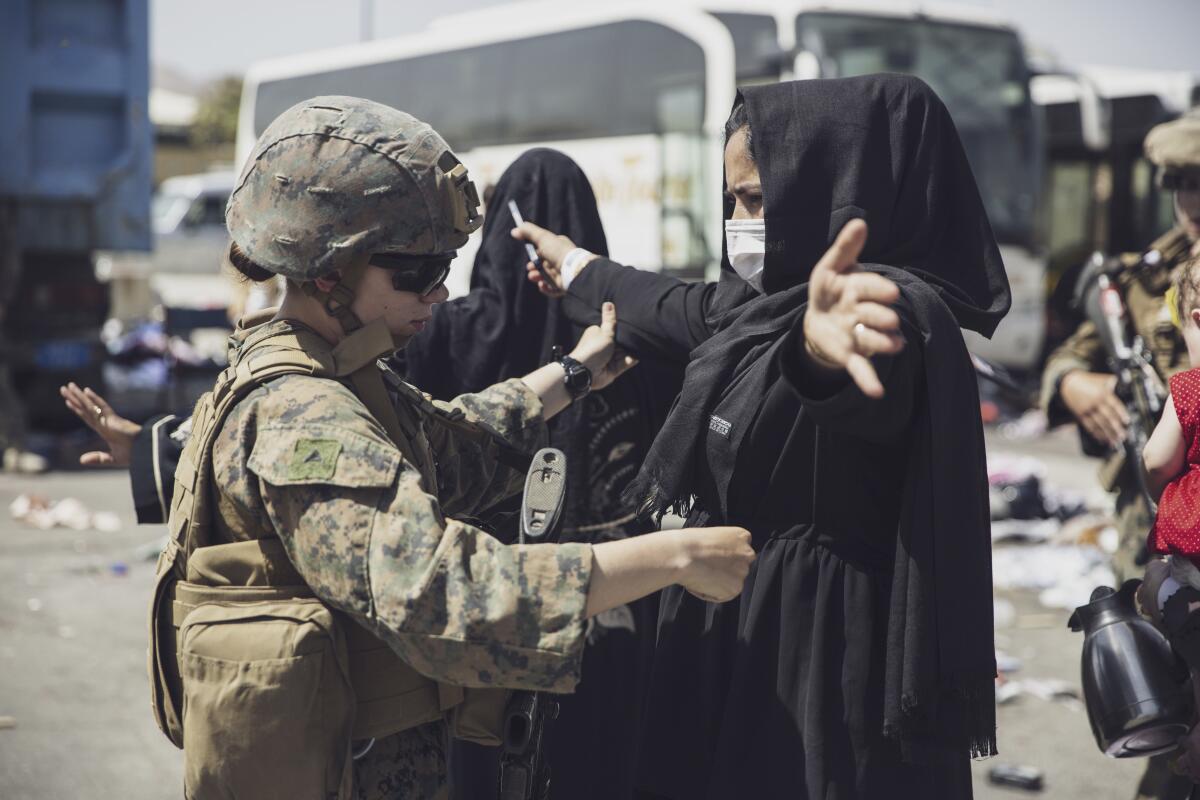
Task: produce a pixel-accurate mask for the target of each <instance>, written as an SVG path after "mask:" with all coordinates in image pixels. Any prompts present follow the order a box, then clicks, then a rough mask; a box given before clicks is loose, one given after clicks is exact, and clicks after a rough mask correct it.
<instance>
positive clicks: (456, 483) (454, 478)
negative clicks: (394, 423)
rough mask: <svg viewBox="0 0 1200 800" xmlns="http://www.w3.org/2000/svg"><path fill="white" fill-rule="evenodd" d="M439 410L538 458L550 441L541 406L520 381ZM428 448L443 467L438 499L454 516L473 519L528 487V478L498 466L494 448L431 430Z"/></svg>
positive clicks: (432, 427)
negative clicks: (526, 481)
mask: <svg viewBox="0 0 1200 800" xmlns="http://www.w3.org/2000/svg"><path fill="white" fill-rule="evenodd" d="M433 402H434V404H435V405H436V406H437V407H438V408H440V409H442V410H443V411H445V412H448V413H449V414H451V415H454V416H458V415H460V414H461V415H462V421H464V422H469V423H471V424H473V425H478V426H480V427H482V428H485V429H487V430H489V431H491V432H492V433H494V434H495V435H496V436H498V437H499V438H500V439H501V440H503V441H504V443H506V444H508V445H509V446H510V447H512V448H514V449H516V450H519V451H521V452H523V453H529V454H531V455H532V454H533V453H534V452H535V451H536V450H537V449H538V448H539V447H544V446H545V444H546V441H547V438H548V437H547V433H546V421H545V419H543V418H542V401H541V399H540V398H539V397H538V396H537V394H536V393H535V392H534V391H533V390H532V389H530V388H529V387H528V386H526V385H525V383H524V382H523V381H521V380H519V379H512V380H507V381H504V382H502V383H498V384H496V385H495V386H490V387H488V388H487V389H484V390H483V391H482V392H477V393H475V394H464V395H459V396H458V397H456V398H455V399H454V400H453V401H452V402H449V403H444V402H441V401H438V400H435V401H433ZM428 429H429V443H430V446H432V448H433V450H434V453H435V455H436V457H437V462H438V496H439V499H440V500H441V503H442V508H443V509H445V510H446V511H447V513H449V514H452V515H460V516H468V515H473V514H477V513H480V512H481V511H483V510H484V509H487V508H490V507H491V506H494V505H495V504H496V503H498V502H500V501H501V500H504V499H506V498H508V497H511V496H512V495H513V494H515V493H516V492H519V491H520V490H521V487H522V486H523V485H524V481H525V473H524V472H522V471H520V470H517V469H513V468H512V467H510V466H506V465H505V464H503V463H501V462H500V461H498V460H497V455H496V453H495V452H494V445H492V446H489V445H487V444H485V443H481V442H480V441H479V440H478V439H474V438H471V437H467V436H463V435H461V434H458V433H456V432H455V431H454V429H453V428H449V427H446V426H442V425H430V426H428Z"/></svg>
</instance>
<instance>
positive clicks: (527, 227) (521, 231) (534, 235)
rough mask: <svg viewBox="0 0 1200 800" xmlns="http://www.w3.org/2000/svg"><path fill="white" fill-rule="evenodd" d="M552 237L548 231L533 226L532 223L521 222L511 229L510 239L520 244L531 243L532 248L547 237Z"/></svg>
mask: <svg viewBox="0 0 1200 800" xmlns="http://www.w3.org/2000/svg"><path fill="white" fill-rule="evenodd" d="M553 235H554V234H553V233H551V232H550V231H548V230H546V229H545V228H543V227H541V226H539V225H534V224H533V223H532V222H522V223H521V224H520V225H518V226H517V227H515V228H513V229H512V237H513V238H514V239H519V240H521V241H522V242H531V243H532V244H533V246H534V247H538V246H539V245H540V244H541V243H542V242H543V241H545V239H546V238H547V237H549V236H553Z"/></svg>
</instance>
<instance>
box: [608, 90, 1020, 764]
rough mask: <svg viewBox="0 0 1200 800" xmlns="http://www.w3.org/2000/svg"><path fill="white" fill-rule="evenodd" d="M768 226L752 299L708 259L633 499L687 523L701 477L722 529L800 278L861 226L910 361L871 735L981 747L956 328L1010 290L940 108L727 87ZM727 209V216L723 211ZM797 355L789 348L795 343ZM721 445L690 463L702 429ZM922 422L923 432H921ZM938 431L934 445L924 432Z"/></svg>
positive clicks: (907, 93)
mask: <svg viewBox="0 0 1200 800" xmlns="http://www.w3.org/2000/svg"><path fill="white" fill-rule="evenodd" d="M738 102H742V103H744V104H745V107H746V110H747V112H748V117H749V125H750V129H751V132H752V151H753V154H754V158H755V161H756V164H757V167H758V170H759V174H760V177H761V179H762V187H763V204H764V205H763V207H764V218H765V223H766V240H767V241H766V259H765V269H764V288H765V290H766V294H765V295H759V294H757V293H755V292H753V290H750V288H749V286H748V285H747V284H746V283H745V282H744V281H742V280H741V279H740V278H739V277H738V276H737V274H736V273H734V272H733V270H732V268H731V267H730V266H729V263H728V259H727V258H723V259H722V270H721V278H720V282H719V283H718V287H717V290H716V294H715V296H714V299H713V303H712V305H711V306H710V308H709V310H708V319H709V322H710V325H711V326H712V327H713V328H714V330H715V331H716V333H715V334H714V335H713V336H712V338H710V339H708V340H707V341H706V342H704V343H703V344H701V345H700V346H699V347H698V348H697V349H696V350H695V351H693V353H692V357H691V361H690V363H689V365H688V368H687V374H686V377H685V380H684V386H683V390H682V392H681V393H680V396H679V399H678V400H677V402H676V405H675V407H674V408H673V409H672V412H671V414H670V416H669V417H668V419H667V422H666V423H665V425H664V426H663V429H662V431H661V432H660V434H659V436H658V438H657V440H656V441H655V443H654V446H653V447H652V448H651V450H650V453H649V454H648V456H647V458H646V461H645V463H644V465H643V468H642V471H641V472H640V473H639V475H638V478H637V479H636V480H635V481H634V483H633V484H632V485H631V486H630V489H629V492H630V495H631V496H635V497H637V498H638V499H639V500H640V501H641V508H642V510H643V511H644V512H648V513H656V514H662V513H663V512H665V511H666V510H667V509H668V508H672V507H673V508H675V510H676V511H678V512H685V511H687V509H688V507H689V505H690V504H691V502H692V499H693V497H694V495H695V494H696V487H697V486H698V481H699V476H698V472H697V470H698V469H699V468H700V465H701V464H702V463H703V464H704V468H705V469H707V471H708V473H709V477H710V478H711V480H712V484H713V485H714V486H715V487H716V492H715V496H716V500H715V502H716V503H717V505H718V507H717V508H709V509H706V510H707V511H709V512H710V513H712V514H713V515H714V517H715V518H717V519H720V518H721V517H722V516H723V514H724V513H725V512H726V511H727V509H726V507H725V506H726V501H727V492H728V487H729V483H730V477H731V475H732V473H733V470H734V467H735V463H752V462H753V459H752V458H751V457H750V454H747V455H746V457H745V458H743V459H739V458H737V448H738V447H739V446H740V443H741V442H740V439H739V438H738V437H739V434H738V432H739V431H742V432H744V431H746V430H747V429H749V428H750V427H751V426H750V423H751V421H752V420H753V418H754V417H755V415H756V413H757V412H758V408H759V403H760V402H761V398H763V397H765V396H766V394H767V389H768V387H769V385H770V382H771V381H773V380H777V379H778V375H779V371H778V366H779V364H780V361H781V360H789V359H792V360H794V359H797V358H799V357H800V356H799V352H800V351H799V350H798V349H797V345H796V341H797V340H799V339H800V338H801V336H800V331H799V329H800V324H799V323H800V321H801V320H802V318H803V313H804V308H805V305H806V303H807V289H808V287H807V284H806V281H807V280H808V275H809V273H810V271H811V269H812V267H813V266H814V265H815V264H816V262H817V261H818V260H819V259H820V257H821V255H822V254H823V253H824V252H825V250H826V249H827V248H828V247H829V246H830V245H831V244H832V243H833V241H834V239H835V238H836V237H837V234H838V232H839V231H840V230H841V228H842V227H843V226H844V225H845V224H846V222H848V221H849V220H851V219H853V218H855V217H858V218H861V219H864V220H866V222H867V223H868V228H869V230H868V238H867V242H866V246H865V249H864V250H863V253H862V255H861V256H860V263H861V264H862V265H863V268H864V269H868V270H872V271H877V272H880V273H882V274H884V275H886V276H887V277H889V278H891V279H892V280H893V281H895V282H896V283H897V284H898V285H899V286H900V289H901V297H902V300H901V303H900V304H899V305H900V307H899V308H898V310H899V311H900V313H901V316H902V317H903V318H904V319H905V320H906V321H907V323H908V324H909V326H910V330H913V329H915V331H916V332H917V334H918V335H916V336H915V341H909V343H908V344H909V346H910V347H916V348H919V349H920V351H921V354H922V357H921V359H920V363H922V364H923V365H924V373H925V374H924V380H923V381H919V382H918V383H919V384H920V386H921V390H920V392H919V394H918V396H917V399H916V402H915V404H914V409H915V410H914V418H913V422H912V428H913V433H912V442H913V446H912V451H911V454H910V463H909V469H908V474H905V475H897V476H896V480H897V481H900V482H903V484H904V496H905V503H904V509H903V511H902V519H900V520H899V524H898V530H897V532H896V557H895V570H894V573H893V578H892V587H891V603H890V606H889V618H888V631H887V636H888V647H887V665H886V685H885V691H884V695H885V718H884V729H885V731H886V732H887V733H888V734H889V735H890V736H892V737H893V738H895V739H897V740H898V741H899V742H900V743H901V745H902V746H903V749H904V751H905V754H906V756H907V757H908V758H911V759H913V760H924V759H925V758H927V757H936V754H937V753H939V752H945V750H946V749H947V748H949V749H951V750H955V751H957V752H962V750H963V749H967V750H969V752H970V753H971V754H972V755H990V754H992V753H994V752H995V698H994V687H993V682H994V677H995V652H994V645H993V637H992V594H991V591H992V584H991V551H990V532H989V521H988V520H989V517H988V510H987V509H988V504H987V483H986V468H985V463H986V462H985V454H984V447H983V431H982V425H981V422H980V419H979V404H978V389H977V387H976V385H975V380H974V373H973V371H972V368H971V365H970V361H969V358H968V354H967V351H966V347H965V344H964V342H963V338H962V335H961V332H960V330H959V329H960V328H968V329H971V330H975V331H978V332H979V333H981V334H984V335H985V336H990V335H991V334H992V332H993V331H994V330H995V327H996V325H997V324H998V323H999V322H1000V320H1001V319H1002V318H1003V316H1004V315H1005V313H1007V311H1008V307H1009V304H1010V296H1009V290H1008V279H1007V276H1006V275H1005V272H1004V266H1003V263H1002V261H1001V259H1000V254H999V249H998V247H997V246H996V242H995V239H994V237H993V235H992V231H991V226H990V224H989V222H988V219H987V215H986V212H985V211H984V208H983V203H982V201H981V200H980V197H979V191H978V189H977V187H976V185H975V180H974V177H973V175H972V173H971V170H970V167H969V165H968V163H967V160H966V155H965V153H964V151H963V148H962V145H961V143H960V141H959V138H958V134H957V131H956V129H955V128H954V124H953V122H952V121H951V119H950V116H949V113H948V112H947V111H946V108H945V106H944V105H943V104H942V102H941V100H940V99H939V98H938V97H937V95H936V94H934V92H933V91H932V90H931V89H930V88H929V87H928V86H927V85H925V84H924V83H923V82H922V81H920V80H918V79H916V78H912V77H907V76H900V75H871V76H864V77H860V78H846V79H836V80H809V81H795V82H791V83H782V84H775V85H770V86H761V87H753V88H747V89H743V90H742V91H741V92H740V93H739V97H738ZM731 211H732V206H731V204H729V203H727V204H726V209H725V216H726V218H727V219H728V218H729V217H730V215H731ZM799 347H803V344H802V343H801V344H800V345H799ZM718 409H719V414H720V416H721V418H722V420H723V421H724V422H725V424H726V426H727V427H728V428H729V429H730V430H731V431H732V433H731V434H730V436H729V438H730V444H731V448H729V450H728V454H727V455H725V456H723V458H724V459H725V460H724V461H718V460H716V459H717V456H714V455H713V454H712V453H709V454H708V455H707V456H706V455H705V453H706V450H705V444H704V442H705V437H706V435H707V431H708V424H709V419H710V416H711V415H712V414H713V413H714V411H716V410H718ZM935 421H936V424H935ZM935 430H936V431H937V435H935V434H934V432H935Z"/></svg>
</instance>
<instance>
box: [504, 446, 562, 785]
mask: <svg viewBox="0 0 1200 800" xmlns="http://www.w3.org/2000/svg"><path fill="white" fill-rule="evenodd" d="M566 486H567V459H566V456H564V455H563V453H562V451H561V450H556V449H554V448H553V447H546V448H543V449H541V450H539V451H538V452H537V454H536V455H534V457H533V463H532V464H531V465H530V467H529V473H528V474H527V475H526V477H525V494H524V496H523V498H522V501H521V527H520V539H519V541H520V543H521V544H525V542H526V541H527V540H530V539H532V540H534V541H547V542H549V541H555V540H556V539H557V538H558V528H559V521H560V518H561V516H562V508H563V499H564V497H565V496H566ZM557 716H558V701H557V700H555V699H554V696H553V695H550V694H546V693H545V692H524V691H521V692H513V694H512V697H511V698H510V699H509V701H508V706H507V708H505V711H504V732H503V741H502V742H501V745H500V747H501V750H500V800H546V798H548V797H549V796H550V765H549V764H548V763H547V762H546V754H545V752H544V751H543V748H542V742H543V741H544V739H545V736H546V730H547V727H548V726H549V723H550V722H551V721H553V720H554V719H555V718H556V717H557Z"/></svg>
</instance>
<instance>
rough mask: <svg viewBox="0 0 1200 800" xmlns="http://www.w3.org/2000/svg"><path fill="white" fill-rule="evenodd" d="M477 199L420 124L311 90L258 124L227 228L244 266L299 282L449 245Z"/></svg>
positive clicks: (469, 226) (467, 225) (454, 245)
mask: <svg viewBox="0 0 1200 800" xmlns="http://www.w3.org/2000/svg"><path fill="white" fill-rule="evenodd" d="M478 206H479V198H478V195H477V194H476V191H475V186H474V184H472V183H471V181H470V180H469V179H468V178H467V170H466V167H464V166H463V165H462V164H461V163H460V162H459V160H458V158H456V157H455V155H454V154H453V153H452V152H450V148H449V146H448V145H447V144H446V142H445V141H444V140H443V139H442V137H441V136H439V135H438V133H437V131H435V130H434V129H433V128H431V127H430V126H429V125H426V124H425V123H424V122H421V121H420V120H418V119H416V118H415V117H413V116H410V115H409V114H405V113H404V112H403V111H398V110H396V109H394V108H391V107H390V106H385V105H383V104H381V103H375V102H372V101H370V100H363V99H361V98H358V97H338V96H329V97H314V98H312V99H311V100H306V101H304V102H302V103H298V104H297V105H294V106H292V107H291V108H289V109H288V110H287V111H285V112H283V113H282V114H280V115H279V117H277V118H276V119H275V121H274V122H272V123H271V124H270V126H268V127H267V129H266V130H265V131H263V134H262V136H260V137H259V139H258V142H256V143H255V145H254V151H253V152H252V153H251V154H250V157H249V159H248V160H247V162H246V165H245V167H244V168H243V169H242V174H241V176H240V177H239V178H238V182H237V185H236V187H235V188H234V191H233V194H232V195H231V196H230V198H229V204H228V206H227V207H226V209H225V223H226V225H227V226H228V228H229V235H230V237H231V238H232V239H233V242H234V243H235V244H237V246H238V247H239V248H240V249H241V251H242V252H243V253H245V255H246V256H247V257H248V258H249V259H250V260H251V261H253V262H254V263H256V264H258V265H260V266H262V267H263V268H265V269H268V270H270V271H271V272H274V273H277V274H280V275H284V276H286V277H288V278H291V279H293V280H296V281H306V280H311V279H313V278H319V277H322V276H325V275H328V274H329V273H331V272H333V271H334V270H340V269H342V268H344V267H345V266H346V265H347V264H348V263H350V262H351V261H353V260H354V259H355V258H357V257H359V256H361V255H362V254H363V253H401V254H410V255H432V254H439V253H449V252H451V251H454V250H457V249H458V248H459V247H462V246H463V244H464V243H465V242H466V241H467V235H468V234H469V233H471V231H473V230H475V229H476V228H478V227H479V225H480V224H481V222H482V220H481V218H480V216H479V213H478Z"/></svg>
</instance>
